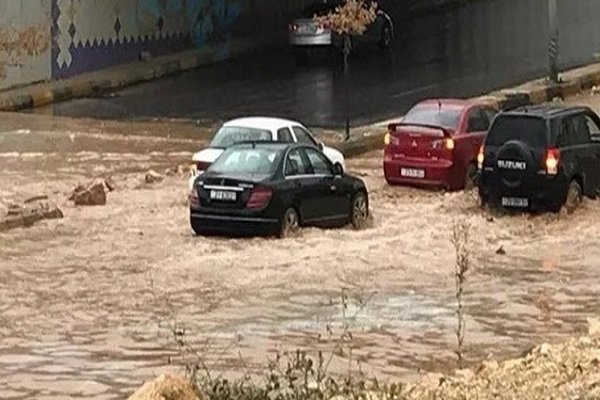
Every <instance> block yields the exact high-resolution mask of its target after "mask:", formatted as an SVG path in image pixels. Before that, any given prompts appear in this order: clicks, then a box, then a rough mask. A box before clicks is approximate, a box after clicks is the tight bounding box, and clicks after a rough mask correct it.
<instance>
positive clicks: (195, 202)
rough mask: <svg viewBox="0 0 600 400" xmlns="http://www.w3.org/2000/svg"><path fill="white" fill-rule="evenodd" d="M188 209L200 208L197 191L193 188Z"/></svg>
mask: <svg viewBox="0 0 600 400" xmlns="http://www.w3.org/2000/svg"><path fill="white" fill-rule="evenodd" d="M189 202H190V207H193V208H198V207H200V196H199V195H198V190H197V189H196V188H193V189H192V191H191V192H190V195H189Z"/></svg>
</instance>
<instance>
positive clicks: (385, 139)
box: [383, 132, 392, 146]
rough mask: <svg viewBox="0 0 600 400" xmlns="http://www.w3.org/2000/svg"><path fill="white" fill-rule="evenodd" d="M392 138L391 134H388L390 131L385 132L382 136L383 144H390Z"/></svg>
mask: <svg viewBox="0 0 600 400" xmlns="http://www.w3.org/2000/svg"><path fill="white" fill-rule="evenodd" d="M391 138H392V135H390V133H389V132H388V133H386V134H385V136H384V137H383V144H385V145H386V146H387V145H388V144H390V140H391Z"/></svg>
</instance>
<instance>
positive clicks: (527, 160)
mask: <svg viewBox="0 0 600 400" xmlns="http://www.w3.org/2000/svg"><path fill="white" fill-rule="evenodd" d="M478 165H479V171H480V174H481V179H480V182H479V194H480V197H481V200H482V202H483V203H484V204H485V203H488V204H490V205H492V206H502V207H506V208H518V209H540V208H549V209H550V210H552V211H555V212H556V211H559V210H560V209H561V207H562V206H563V205H565V206H566V208H567V210H569V211H571V210H572V209H573V208H575V207H576V206H577V205H578V204H579V202H580V201H581V199H582V197H583V195H587V196H589V197H592V198H593V197H595V196H596V195H597V193H598V190H599V189H600V119H599V118H598V116H597V115H596V114H595V113H594V112H593V111H592V110H590V109H589V108H587V107H566V106H560V105H540V106H532V107H524V108H519V109H516V110H513V111H509V112H504V113H501V114H499V115H498V116H497V117H496V118H495V119H494V122H493V124H492V126H491V128H490V131H489V133H488V136H487V138H486V141H485V144H484V146H483V147H482V148H481V150H480V152H479V155H478Z"/></svg>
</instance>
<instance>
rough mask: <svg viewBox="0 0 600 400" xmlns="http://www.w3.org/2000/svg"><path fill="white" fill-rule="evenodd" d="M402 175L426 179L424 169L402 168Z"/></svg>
mask: <svg viewBox="0 0 600 400" xmlns="http://www.w3.org/2000/svg"><path fill="white" fill-rule="evenodd" d="M400 175H402V176H405V177H407V178H419V179H423V178H425V170H424V169H416V168H401V169H400Z"/></svg>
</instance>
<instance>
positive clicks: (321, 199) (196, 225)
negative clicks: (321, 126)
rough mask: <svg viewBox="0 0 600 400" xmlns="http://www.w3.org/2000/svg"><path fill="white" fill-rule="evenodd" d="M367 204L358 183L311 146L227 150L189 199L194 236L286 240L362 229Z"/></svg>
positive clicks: (267, 145)
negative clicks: (309, 229)
mask: <svg viewBox="0 0 600 400" xmlns="http://www.w3.org/2000/svg"><path fill="white" fill-rule="evenodd" d="M368 216H369V199H368V194H367V189H366V187H365V184H364V182H363V181H362V180H360V179H358V178H355V177H353V176H350V175H346V174H344V172H343V171H341V169H339V168H334V166H333V165H332V164H331V162H330V161H329V159H328V158H327V157H326V156H325V155H323V153H321V152H320V151H319V150H317V149H316V148H314V147H310V146H306V145H298V144H291V145H290V144H287V143H274V142H268V143H260V142H255V143H244V144H238V145H236V146H233V147H231V148H229V149H227V150H226V151H225V152H224V153H223V154H222V155H221V156H220V157H219V158H218V159H217V160H216V161H215V162H214V163H213V164H212V165H211V166H210V167H209V168H208V169H207V170H206V172H205V173H204V174H202V175H200V176H199V177H198V178H197V179H196V181H195V183H194V187H193V189H192V192H191V194H190V223H191V225H192V229H193V230H194V232H195V233H196V234H197V235H205V234H233V235H238V234H267V235H269V234H270V235H273V234H274V235H278V236H280V237H287V236H290V235H293V234H294V233H296V232H297V231H298V230H299V228H300V227H301V226H319V227H334V226H343V225H345V224H347V223H352V225H353V226H354V227H355V228H362V227H363V226H364V225H365V223H366V221H367V218H368Z"/></svg>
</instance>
